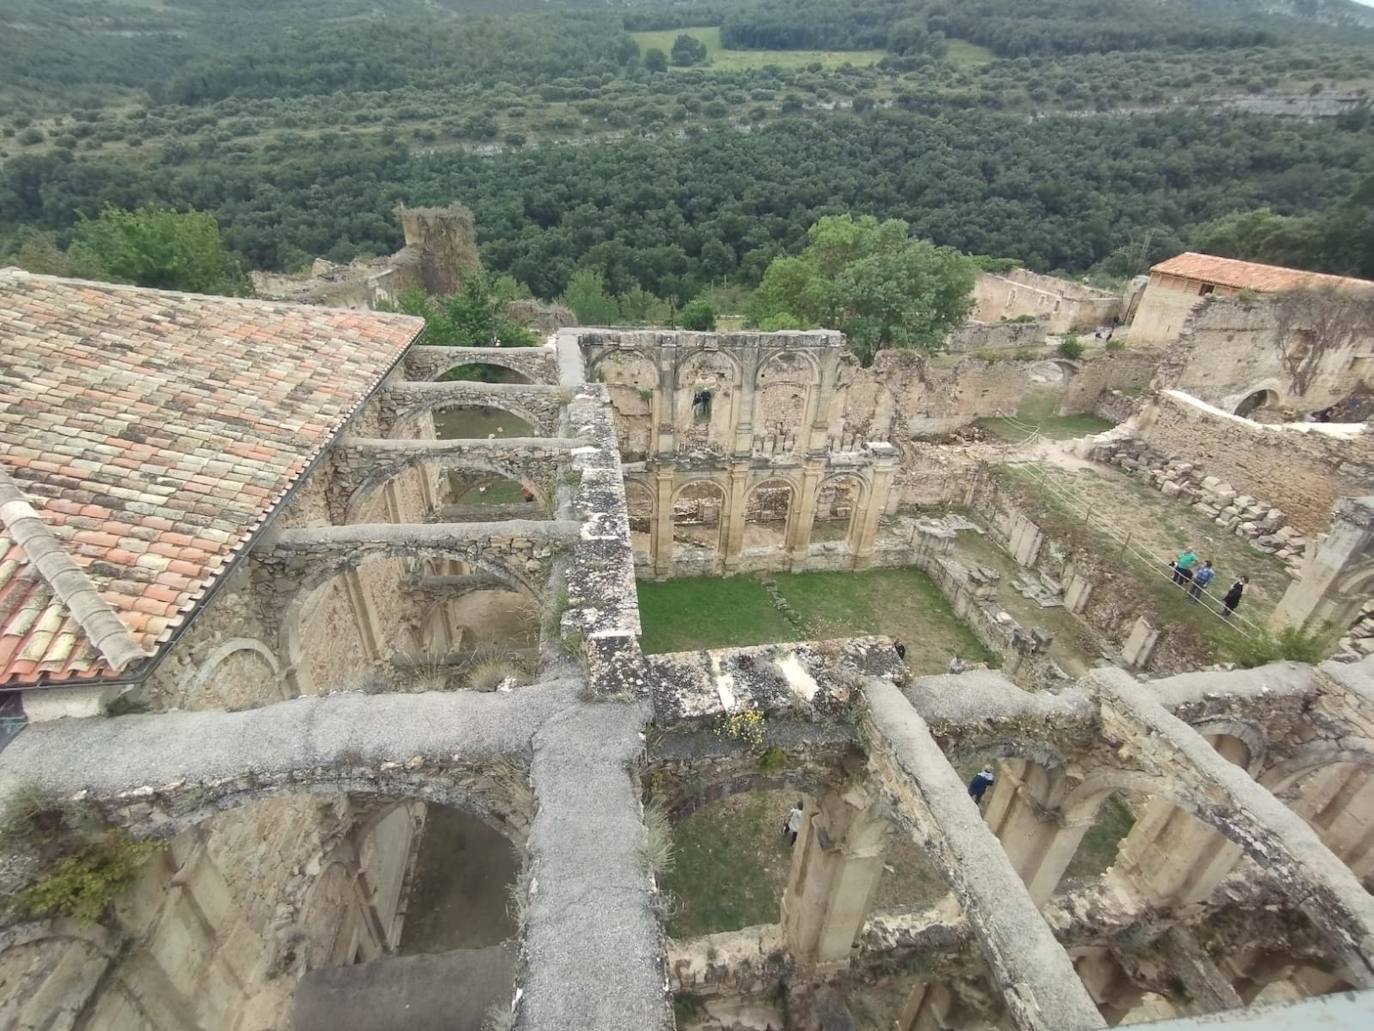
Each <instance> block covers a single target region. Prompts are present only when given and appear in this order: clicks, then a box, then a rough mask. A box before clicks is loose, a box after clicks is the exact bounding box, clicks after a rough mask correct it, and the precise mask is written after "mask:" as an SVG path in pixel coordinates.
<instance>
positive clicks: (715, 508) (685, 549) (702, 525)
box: [673, 480, 726, 565]
mask: <svg viewBox="0 0 1374 1031" xmlns="http://www.w3.org/2000/svg"><path fill="white" fill-rule="evenodd" d="M725 505H726V499H725V490H724V489H723V488H722V487H721V486H720V484H718V483H715V482H714V481H712V480H693V481H692V482H690V483H688V484H686V485H685V486H683V487H680V488H679V489H678V492H677V493H676V494H675V495H673V561H674V562H684V563H689V564H694V565H711V564H714V563H715V562H717V561H719V559H720V557H721V554H722V552H723V549H722V547H721V539H720V537H721V532H722V531H723V529H724V526H725Z"/></svg>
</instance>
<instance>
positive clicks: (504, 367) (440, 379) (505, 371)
mask: <svg viewBox="0 0 1374 1031" xmlns="http://www.w3.org/2000/svg"><path fill="white" fill-rule="evenodd" d="M459 369H474V370H481V373H480V374H481V375H483V376H487V375H493V374H495V375H496V376H499V378H493V379H486V378H481V379H478V378H476V377H473V378H472V380H471V381H472V382H476V383H517V384H526V383H528V384H533V383H534V380H532V379H530V377H529V375H528V374H527V373H526V372H525V371H524V370H523V369H518V368H516V367H515V364H514V363H513V362H501V361H490V360H486V359H484V360H482V361H477V362H462V363H460V364H457V365H453V366H450V367H449V368H447V369H445V370H444V371H443V372H440V373H438V374H437V375H435V377H434V382H436V383H461V382H464V381H465V380H468V377H466V376H464V377H458V378H455V377H453V375H452V374H453V373H455V372H457V371H458V370H459ZM488 370H489V371H488Z"/></svg>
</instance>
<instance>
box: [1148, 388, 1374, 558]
mask: <svg viewBox="0 0 1374 1031" xmlns="http://www.w3.org/2000/svg"><path fill="white" fill-rule="evenodd" d="M1137 432H1138V436H1139V438H1140V440H1141V441H1142V442H1143V443H1145V444H1146V445H1148V446H1149V447H1150V448H1152V449H1154V450H1155V451H1157V452H1159V453H1161V454H1164V455H1168V456H1170V457H1174V456H1179V457H1182V458H1184V459H1186V460H1187V461H1189V462H1193V463H1196V465H1197V466H1198V467H1199V468H1201V469H1203V470H1205V471H1206V473H1207V474H1208V475H1211V476H1215V477H1217V478H1218V479H1220V480H1224V481H1226V482H1227V483H1229V484H1231V485H1232V487H1234V488H1235V489H1236V490H1238V491H1241V492H1242V493H1244V494H1247V495H1250V496H1251V497H1255V498H1263V499H1264V500H1265V501H1266V502H1268V504H1269V505H1270V506H1271V507H1273V508H1277V509H1280V510H1281V511H1282V512H1283V513H1284V514H1285V515H1286V516H1287V518H1288V522H1289V523H1290V524H1291V525H1293V526H1295V527H1296V528H1297V529H1298V530H1300V531H1301V532H1302V533H1303V534H1313V533H1316V532H1318V531H1319V530H1321V529H1322V528H1323V527H1324V526H1325V525H1326V522H1327V520H1328V519H1329V518H1330V514H1331V506H1332V505H1333V504H1335V502H1336V499H1337V498H1341V497H1355V496H1359V495H1363V494H1368V493H1370V490H1371V488H1374V435H1371V434H1369V433H1367V432H1362V427H1358V426H1356V427H1338V426H1328V425H1325V424H1322V423H1302V424H1288V425H1283V426H1266V425H1262V424H1260V423H1256V422H1251V421H1250V420H1248V419H1243V418H1241V417H1239V416H1235V415H1230V414H1228V413H1226V412H1223V411H1220V410H1219V409H1216V408H1214V407H1212V406H1210V405H1207V404H1205V403H1202V402H1199V401H1197V400H1196V399H1194V398H1190V397H1189V396H1188V395H1186V394H1183V393H1180V392H1178V391H1172V390H1169V391H1164V392H1163V393H1162V394H1160V395H1159V396H1158V398H1157V399H1156V401H1155V403H1154V404H1153V405H1152V406H1151V408H1150V409H1149V410H1147V411H1145V412H1143V413H1142V414H1141V416H1140V423H1139V429H1138V431H1137Z"/></svg>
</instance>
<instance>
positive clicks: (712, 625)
mask: <svg viewBox="0 0 1374 1031" xmlns="http://www.w3.org/2000/svg"><path fill="white" fill-rule="evenodd" d="M773 580H774V581H775V582H776V584H777V586H778V590H779V592H780V593H781V594H782V596H783V598H785V599H786V600H787V602H788V604H790V605H791V606H792V607H793V609H795V610H796V612H797V613H798V615H799V616H800V617H801V618H802V620H803V621H804V622H805V623H806V624H807V626H808V627H809V629H810V633H803V632H802V631H801V630H798V629H796V628H794V627H793V626H792V625H791V624H790V623H788V622H787V620H786V619H784V618H783V616H782V614H781V613H780V612H778V611H777V609H775V608H774V607H773V604H772V602H771V601H770V600H769V597H768V593H767V592H766V591H765V590H764V588H763V585H762V583H761V582H760V581H759V580H758V579H756V578H755V577H752V576H737V577H732V578H730V579H722V578H718V577H691V578H684V579H678V580H668V581H664V582H662V583H650V582H643V583H640V584H639V616H640V622H641V624H642V625H643V628H644V632H643V636H642V637H641V639H640V640H641V644H642V645H643V647H644V650H645V651H646V652H649V653H657V652H668V651H690V650H694V649H698V648H730V647H738V646H741V645H748V644H767V643H770V642H772V641H794V640H798V639H800V638H802V637H804V636H812V635H814V636H816V637H819V638H822V639H825V638H836V637H859V636H863V635H867V634H886V635H888V636H891V637H894V638H897V639H898V640H900V641H902V642H903V643H904V644H905V645H906V647H907V664H908V665H909V666H910V667H911V668H912V670H913V671H914V672H916V673H939V672H943V671H944V668H945V665H946V664H947V663H948V662H949V657H950V656H951V655H953V654H955V653H956V652H957V653H958V654H959V655H961V656H963V657H964V658H965V659H966V660H970V661H974V662H988V661H992V660H993V656H992V655H991V653H990V652H988V650H987V649H986V648H985V647H984V646H983V645H982V643H981V642H980V641H979V640H978V638H977V637H975V636H974V634H973V631H971V630H970V629H969V628H968V627H967V626H966V625H964V623H963V622H962V621H961V620H960V619H959V618H958V617H957V616H956V615H955V614H954V610H953V609H951V608H950V605H949V602H948V601H946V600H945V596H944V595H943V594H941V593H940V589H939V588H938V587H936V586H935V584H934V583H933V582H931V580H930V578H929V577H928V576H926V575H925V574H924V573H923V572H921V571H920V570H919V569H915V568H911V567H906V568H898V569H871V570H867V571H865V572H861V573H799V574H793V573H779V574H776V575H774V576H773Z"/></svg>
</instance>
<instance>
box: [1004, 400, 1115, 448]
mask: <svg viewBox="0 0 1374 1031" xmlns="http://www.w3.org/2000/svg"><path fill="white" fill-rule="evenodd" d="M1056 404H1057V395H1055V394H1050V393H1031V394H1027V395H1026V396H1025V398H1024V399H1023V400H1022V402H1021V407H1020V408H1018V409H1017V410H1016V417H1015V421H1014V422H1013V421H1012V420H1011V419H979V420H978V426H979V427H980V428H981V429H983V430H985V431H986V432H988V433H990V434H992V435H993V436H994V437H1000V438H1001V439H1002V440H1010V441H1013V442H1016V443H1019V442H1020V441H1023V440H1025V439H1026V437H1027V436H1029V435H1030V432H1031V429H1032V428H1033V429H1034V430H1035V431H1036V432H1038V433H1039V434H1040V435H1041V436H1042V437H1048V438H1050V439H1051V440H1073V439H1074V438H1075V437H1086V436H1089V435H1090V434H1094V433H1102V432H1103V431H1104V430H1109V429H1111V428H1112V427H1113V426H1114V425H1116V424H1115V423H1112V422H1108V421H1107V420H1106V419H1099V418H1098V417H1097V416H1095V415H1055V414H1054V409H1055V407H1056Z"/></svg>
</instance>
